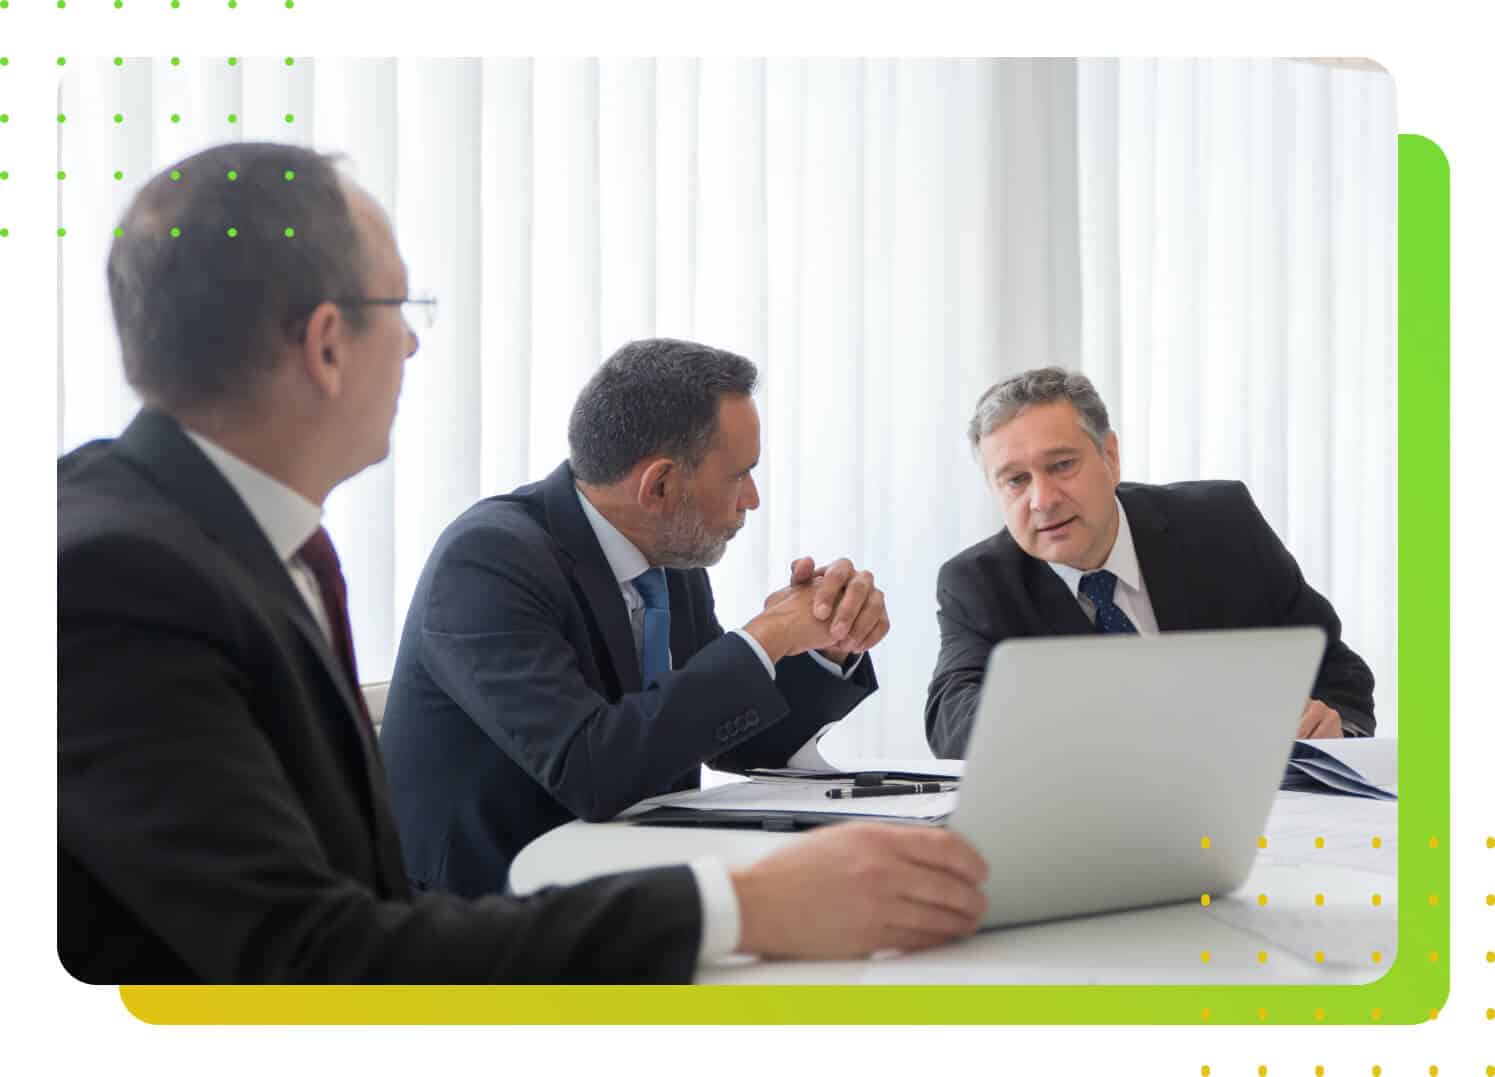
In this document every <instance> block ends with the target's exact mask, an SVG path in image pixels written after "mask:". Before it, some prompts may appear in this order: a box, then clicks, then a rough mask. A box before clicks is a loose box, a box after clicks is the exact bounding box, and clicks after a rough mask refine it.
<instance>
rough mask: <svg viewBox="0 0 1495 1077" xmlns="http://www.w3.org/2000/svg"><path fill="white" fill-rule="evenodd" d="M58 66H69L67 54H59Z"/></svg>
mask: <svg viewBox="0 0 1495 1077" xmlns="http://www.w3.org/2000/svg"><path fill="white" fill-rule="evenodd" d="M57 66H58V67H66V66H67V57H66V56H59V57H57Z"/></svg>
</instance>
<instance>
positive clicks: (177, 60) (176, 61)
mask: <svg viewBox="0 0 1495 1077" xmlns="http://www.w3.org/2000/svg"><path fill="white" fill-rule="evenodd" d="M171 66H172V67H181V66H182V58H181V57H180V56H173V57H172V58H171Z"/></svg>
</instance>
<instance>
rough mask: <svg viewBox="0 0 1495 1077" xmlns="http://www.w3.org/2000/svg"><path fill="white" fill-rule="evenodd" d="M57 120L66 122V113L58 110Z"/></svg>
mask: <svg viewBox="0 0 1495 1077" xmlns="http://www.w3.org/2000/svg"><path fill="white" fill-rule="evenodd" d="M57 122H58V123H67V114H66V113H63V112H59V113H58V114H57Z"/></svg>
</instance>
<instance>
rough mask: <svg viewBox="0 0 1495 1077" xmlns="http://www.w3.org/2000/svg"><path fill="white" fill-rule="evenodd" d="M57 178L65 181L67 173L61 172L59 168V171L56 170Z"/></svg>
mask: <svg viewBox="0 0 1495 1077" xmlns="http://www.w3.org/2000/svg"><path fill="white" fill-rule="evenodd" d="M57 178H58V179H60V180H65V179H67V173H66V172H64V171H63V170H62V169H60V168H59V169H58V170H57Z"/></svg>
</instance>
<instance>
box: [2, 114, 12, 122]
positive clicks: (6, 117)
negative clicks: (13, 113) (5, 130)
mask: <svg viewBox="0 0 1495 1077" xmlns="http://www.w3.org/2000/svg"><path fill="white" fill-rule="evenodd" d="M9 122H10V113H9V112H0V123H9Z"/></svg>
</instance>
